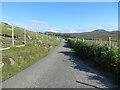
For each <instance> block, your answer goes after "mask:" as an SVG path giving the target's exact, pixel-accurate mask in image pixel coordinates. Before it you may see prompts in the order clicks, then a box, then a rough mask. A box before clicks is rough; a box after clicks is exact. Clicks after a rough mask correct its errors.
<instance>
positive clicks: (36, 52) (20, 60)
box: [2, 41, 60, 80]
mask: <svg viewBox="0 0 120 90" xmlns="http://www.w3.org/2000/svg"><path fill="white" fill-rule="evenodd" d="M59 43H60V41H52V42H51V43H49V44H50V45H52V46H53V47H52V48H50V47H48V48H45V46H47V43H45V45H44V46H43V45H40V44H38V43H35V41H33V42H29V44H27V45H26V46H25V47H17V48H15V47H14V48H11V49H9V50H4V51H3V52H2V58H3V63H4V64H5V65H4V66H3V68H2V80H5V79H7V78H9V77H11V76H13V75H15V74H16V73H17V72H19V71H21V70H23V69H25V68H26V67H28V66H30V65H31V64H33V63H35V62H36V61H37V60H40V59H41V58H42V57H44V56H45V55H47V54H48V52H49V51H50V50H52V49H53V48H55V47H56V46H58V45H59ZM10 57H11V58H13V59H14V61H15V64H14V65H10V61H9V58H10Z"/></svg>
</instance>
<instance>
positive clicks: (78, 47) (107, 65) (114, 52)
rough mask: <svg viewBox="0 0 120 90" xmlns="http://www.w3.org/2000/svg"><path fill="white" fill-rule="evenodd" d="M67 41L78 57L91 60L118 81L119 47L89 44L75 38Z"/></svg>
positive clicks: (119, 70) (119, 72) (119, 68)
mask: <svg viewBox="0 0 120 90" xmlns="http://www.w3.org/2000/svg"><path fill="white" fill-rule="evenodd" d="M67 41H68V43H69V44H70V46H71V47H72V48H73V49H74V50H75V52H76V54H77V55H78V56H79V57H80V58H82V59H83V60H86V61H88V62H92V63H93V65H94V66H96V67H99V68H100V69H101V70H103V71H105V72H109V73H111V74H114V76H115V78H116V79H115V80H116V81H117V82H118V83H120V77H119V75H120V54H119V52H120V48H119V49H117V48H111V49H109V48H108V47H107V46H100V45H97V44H93V45H91V44H88V43H83V42H82V41H80V40H75V39H67Z"/></svg>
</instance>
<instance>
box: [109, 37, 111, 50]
mask: <svg viewBox="0 0 120 90" xmlns="http://www.w3.org/2000/svg"><path fill="white" fill-rule="evenodd" d="M108 48H109V49H110V48H111V37H109V38H108Z"/></svg>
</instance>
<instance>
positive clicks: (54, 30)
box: [48, 29, 58, 33]
mask: <svg viewBox="0 0 120 90" xmlns="http://www.w3.org/2000/svg"><path fill="white" fill-rule="evenodd" d="M48 32H55V33H58V30H56V29H49V30H48Z"/></svg>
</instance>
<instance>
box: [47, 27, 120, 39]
mask: <svg viewBox="0 0 120 90" xmlns="http://www.w3.org/2000/svg"><path fill="white" fill-rule="evenodd" d="M46 33H47V34H66V35H70V36H74V37H77V38H95V39H100V40H108V37H112V40H118V33H120V31H107V30H104V29H97V30H94V31H91V32H83V33H54V32H46Z"/></svg>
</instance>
